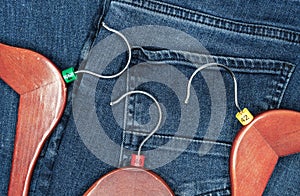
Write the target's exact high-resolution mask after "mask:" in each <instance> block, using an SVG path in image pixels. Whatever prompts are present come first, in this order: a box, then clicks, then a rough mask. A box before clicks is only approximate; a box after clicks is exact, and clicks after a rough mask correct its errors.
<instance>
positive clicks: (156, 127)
mask: <svg viewBox="0 0 300 196" xmlns="http://www.w3.org/2000/svg"><path fill="white" fill-rule="evenodd" d="M132 94H143V95H146V96H148V97H149V98H151V99H152V100H153V101H154V103H155V104H156V107H157V109H158V114H159V118H158V122H157V125H156V126H155V128H154V129H153V130H152V131H151V132H150V133H149V135H148V136H147V137H146V138H145V139H144V140H143V141H142V142H141V144H140V146H139V149H138V154H137V155H138V156H140V155H141V151H142V147H143V145H144V144H145V143H146V142H147V141H148V140H149V139H150V138H151V137H152V135H153V134H154V133H155V132H156V131H157V130H158V128H159V126H160V125H161V122H162V110H161V107H160V105H159V103H158V101H157V100H156V99H155V98H154V97H153V96H152V95H151V94H149V93H147V92H145V91H139V90H135V91H129V92H127V93H125V94H124V95H122V96H121V97H120V98H118V99H117V100H115V101H112V102H110V105H111V106H113V105H115V104H117V103H119V102H120V101H121V100H122V99H124V98H125V97H126V96H129V95H132Z"/></svg>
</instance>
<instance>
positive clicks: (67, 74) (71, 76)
mask: <svg viewBox="0 0 300 196" xmlns="http://www.w3.org/2000/svg"><path fill="white" fill-rule="evenodd" d="M62 76H63V78H64V80H65V82H66V83H70V82H73V81H74V80H76V79H77V75H76V74H75V72H74V68H73V67H70V68H68V69H66V70H63V71H62Z"/></svg>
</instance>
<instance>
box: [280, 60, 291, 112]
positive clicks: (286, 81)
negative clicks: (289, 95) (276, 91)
mask: <svg viewBox="0 0 300 196" xmlns="http://www.w3.org/2000/svg"><path fill="white" fill-rule="evenodd" d="M294 71H295V65H294V66H292V68H291V69H290V70H287V68H286V67H285V69H284V75H285V77H286V79H285V83H284V84H283V87H282V93H281V96H280V97H279V100H278V104H277V108H279V107H280V105H281V102H282V99H283V96H284V94H285V91H286V89H287V87H288V84H289V82H290V79H291V77H292V74H293V73H294Z"/></svg>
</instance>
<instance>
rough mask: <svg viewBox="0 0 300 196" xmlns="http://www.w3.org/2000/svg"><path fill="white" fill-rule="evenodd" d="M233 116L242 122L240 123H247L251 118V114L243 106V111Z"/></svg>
mask: <svg viewBox="0 0 300 196" xmlns="http://www.w3.org/2000/svg"><path fill="white" fill-rule="evenodd" d="M235 117H236V118H237V119H238V120H239V121H240V123H242V125H248V124H249V123H250V122H251V121H252V120H253V119H254V117H253V115H252V114H251V113H250V112H249V110H248V109H247V108H244V109H243V111H241V112H238V113H237V114H236V115H235Z"/></svg>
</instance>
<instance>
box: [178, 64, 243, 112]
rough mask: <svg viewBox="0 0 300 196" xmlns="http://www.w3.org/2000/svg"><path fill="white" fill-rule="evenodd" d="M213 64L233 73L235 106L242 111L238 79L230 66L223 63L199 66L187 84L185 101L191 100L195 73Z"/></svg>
mask: <svg viewBox="0 0 300 196" xmlns="http://www.w3.org/2000/svg"><path fill="white" fill-rule="evenodd" d="M212 66H217V67H221V68H223V69H225V70H226V71H228V72H229V74H230V75H231V77H232V79H233V83H234V103H235V106H236V108H237V109H238V110H239V111H240V112H241V111H242V110H241V108H240V106H239V103H238V96H237V91H238V89H237V80H236V77H235V75H234V73H233V72H232V71H231V70H230V69H229V67H227V66H225V65H222V64H219V63H207V64H205V65H203V66H201V67H199V68H198V69H197V70H196V71H195V72H194V73H193V74H192V76H191V77H190V79H189V82H188V85H187V91H186V99H185V101H184V103H185V104H187V103H188V101H189V98H190V94H191V84H192V80H193V78H194V77H195V75H196V74H197V73H198V72H200V71H201V70H203V69H205V68H207V67H212Z"/></svg>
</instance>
